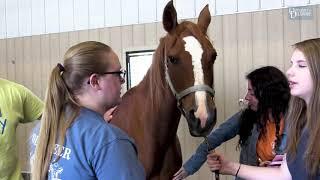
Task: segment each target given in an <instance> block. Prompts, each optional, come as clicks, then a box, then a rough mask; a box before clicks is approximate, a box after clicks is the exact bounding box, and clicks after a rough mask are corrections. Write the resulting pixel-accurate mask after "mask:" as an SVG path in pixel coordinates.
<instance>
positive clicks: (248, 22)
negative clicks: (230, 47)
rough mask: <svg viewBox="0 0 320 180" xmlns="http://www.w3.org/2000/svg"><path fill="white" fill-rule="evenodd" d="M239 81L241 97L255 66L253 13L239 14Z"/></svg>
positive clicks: (245, 90)
mask: <svg viewBox="0 0 320 180" xmlns="http://www.w3.org/2000/svg"><path fill="white" fill-rule="evenodd" d="M237 18H238V22H237V29H238V34H237V36H238V45H237V47H238V81H239V93H238V96H239V98H244V96H245V94H246V92H247V83H246V78H245V76H246V74H247V73H248V72H249V71H251V70H252V68H253V59H252V58H253V57H252V53H253V51H252V13H243V14H238V16H237Z"/></svg>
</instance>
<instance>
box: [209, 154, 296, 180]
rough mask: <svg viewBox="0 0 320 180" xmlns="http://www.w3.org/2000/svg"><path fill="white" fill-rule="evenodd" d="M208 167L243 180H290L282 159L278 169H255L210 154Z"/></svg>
mask: <svg viewBox="0 0 320 180" xmlns="http://www.w3.org/2000/svg"><path fill="white" fill-rule="evenodd" d="M207 158H208V160H207V163H208V166H209V168H210V170H212V171H214V170H219V172H220V173H222V174H227V175H233V176H236V177H241V178H243V179H249V180H250V179H261V180H264V179H266V180H268V179H279V180H291V179H292V177H291V175H290V172H289V169H288V165H287V161H286V159H285V158H284V160H283V161H282V164H281V166H280V167H256V166H248V165H244V164H241V165H240V164H239V163H235V162H230V161H227V160H225V159H224V158H223V157H222V156H221V155H219V154H217V153H214V152H213V153H211V154H209V155H208V157H207Z"/></svg>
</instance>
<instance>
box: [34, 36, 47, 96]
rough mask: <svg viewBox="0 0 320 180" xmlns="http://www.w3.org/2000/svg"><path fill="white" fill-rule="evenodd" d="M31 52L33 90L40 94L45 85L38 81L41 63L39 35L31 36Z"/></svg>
mask: <svg viewBox="0 0 320 180" xmlns="http://www.w3.org/2000/svg"><path fill="white" fill-rule="evenodd" d="M31 47H32V49H31V52H32V56H31V57H32V72H31V73H32V81H33V92H34V93H35V94H36V95H37V96H40V95H41V92H42V91H43V90H44V89H45V87H42V86H41V83H40V76H39V75H40V68H41V66H40V64H41V51H40V48H41V43H40V36H32V38H31Z"/></svg>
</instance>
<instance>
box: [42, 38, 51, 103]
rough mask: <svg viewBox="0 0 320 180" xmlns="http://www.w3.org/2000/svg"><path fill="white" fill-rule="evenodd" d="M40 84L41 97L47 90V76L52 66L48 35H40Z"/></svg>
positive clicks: (43, 96)
mask: <svg viewBox="0 0 320 180" xmlns="http://www.w3.org/2000/svg"><path fill="white" fill-rule="evenodd" d="M40 41H41V49H40V51H41V73H40V74H41V75H40V78H41V80H40V81H41V85H42V87H43V88H42V93H41V96H40V97H41V99H44V98H45V93H46V90H47V88H46V87H47V85H48V81H49V76H50V74H51V70H52V68H51V67H52V66H51V64H50V51H51V45H50V35H48V34H47V35H42V36H41V39H40Z"/></svg>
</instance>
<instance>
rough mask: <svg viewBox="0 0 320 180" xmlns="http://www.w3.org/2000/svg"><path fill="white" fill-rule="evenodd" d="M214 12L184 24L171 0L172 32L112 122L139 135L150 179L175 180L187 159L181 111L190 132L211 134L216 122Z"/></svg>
mask: <svg viewBox="0 0 320 180" xmlns="http://www.w3.org/2000/svg"><path fill="white" fill-rule="evenodd" d="M210 21H211V16H210V12H209V9H208V6H206V7H205V8H204V9H203V10H202V11H201V13H200V15H199V19H198V23H197V24H195V23H192V22H188V21H186V22H182V23H180V24H178V22H177V13H176V10H175V8H174V6H173V3H172V1H170V2H169V3H168V4H167V5H166V7H165V9H164V12H163V27H164V29H165V30H166V31H167V35H166V36H165V37H163V38H161V40H160V44H159V46H158V48H157V49H156V51H155V53H154V56H153V62H152V65H151V67H150V69H149V70H148V72H147V74H146V75H145V77H144V79H143V80H142V81H141V82H140V84H139V85H137V86H136V87H133V88H132V89H130V90H129V91H127V92H126V93H125V94H124V96H123V98H122V102H121V104H120V105H119V106H118V108H117V109H116V111H115V112H114V114H113V118H112V121H111V123H113V124H115V125H116V126H118V127H120V128H122V129H123V130H125V131H126V132H127V133H128V134H129V136H131V137H133V138H134V140H135V142H136V145H137V149H138V156H139V159H140V160H141V162H142V164H143V166H144V168H145V172H146V175H147V179H165V180H169V179H172V177H173V174H174V173H175V172H176V171H177V170H178V169H179V168H180V167H181V164H182V157H181V149H180V144H179V140H178V138H177V135H176V133H177V129H178V124H179V120H180V117H181V114H183V115H184V117H185V118H186V120H187V122H188V126H189V131H190V134H191V135H193V136H206V135H207V134H208V133H209V132H210V131H211V130H212V128H213V126H214V125H215V123H216V107H215V104H214V98H213V97H214V90H213V89H212V88H211V87H212V86H213V63H214V61H215V59H216V51H215V49H214V48H213V46H212V44H211V43H210V41H209V38H208V36H207V35H206V32H207V28H208V26H209V24H210Z"/></svg>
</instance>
